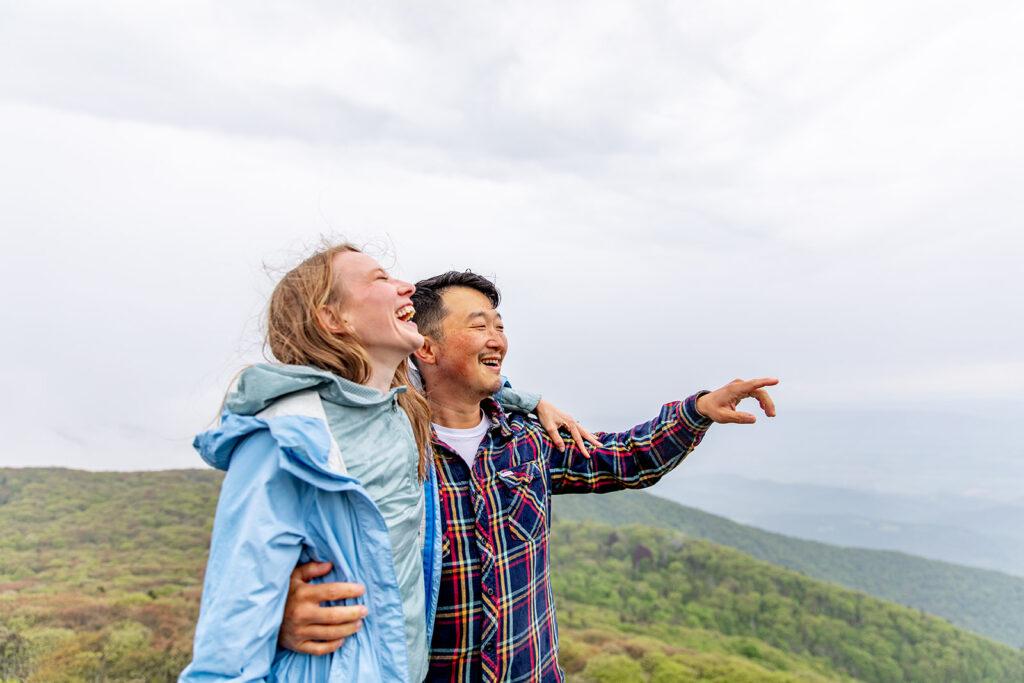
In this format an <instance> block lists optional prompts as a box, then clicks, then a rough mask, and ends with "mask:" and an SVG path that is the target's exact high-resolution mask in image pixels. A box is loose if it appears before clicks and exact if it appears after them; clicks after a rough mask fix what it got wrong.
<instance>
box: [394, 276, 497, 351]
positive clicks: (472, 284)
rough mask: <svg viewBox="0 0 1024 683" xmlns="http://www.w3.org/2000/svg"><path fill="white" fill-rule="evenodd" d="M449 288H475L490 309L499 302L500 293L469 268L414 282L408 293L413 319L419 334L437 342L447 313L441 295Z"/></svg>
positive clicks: (492, 284) (495, 306) (440, 336)
mask: <svg viewBox="0 0 1024 683" xmlns="http://www.w3.org/2000/svg"><path fill="white" fill-rule="evenodd" d="M452 287H468V288H470V289H475V290H476V291H478V292H480V293H481V294H483V295H484V296H486V297H487V298H488V299H489V300H490V302H491V306H493V307H494V308H497V307H498V304H499V303H501V292H499V291H498V288H497V287H495V286H494V283H493V282H491V281H490V280H488V279H487V278H485V277H484V276H483V275H477V274H476V273H474V272H473V271H471V270H463V271H458V270H449V271H448V272H447V273H442V274H440V275H435V276H434V277H428V278H427V279H426V280H420V281H419V282H417V283H416V291H415V292H413V295H412V305H413V307H414V308H415V309H416V315H415V317H414V318H413V320H415V321H416V327H417V328H418V329H419V331H420V334H422V335H424V336H427V337H431V338H432V339H436V340H438V341H440V340H441V338H442V337H443V336H444V334H443V332H444V328H443V327H442V325H441V322H442V321H443V320H444V318H445V316H446V315H448V311H447V310H446V309H445V307H444V302H443V301H442V300H441V295H442V294H444V292H445V290H447V289H450V288H452Z"/></svg>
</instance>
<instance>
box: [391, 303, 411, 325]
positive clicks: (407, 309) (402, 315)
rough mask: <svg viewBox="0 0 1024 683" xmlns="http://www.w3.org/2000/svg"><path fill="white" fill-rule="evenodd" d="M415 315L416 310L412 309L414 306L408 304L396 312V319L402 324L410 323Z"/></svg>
mask: <svg viewBox="0 0 1024 683" xmlns="http://www.w3.org/2000/svg"><path fill="white" fill-rule="evenodd" d="M414 315H416V309H415V308H413V307H412V304H406V305H405V306H402V307H401V308H399V309H398V310H397V311H395V317H396V318H398V319H399V320H401V321H402V322H409V321H410V320H412V317H413V316H414Z"/></svg>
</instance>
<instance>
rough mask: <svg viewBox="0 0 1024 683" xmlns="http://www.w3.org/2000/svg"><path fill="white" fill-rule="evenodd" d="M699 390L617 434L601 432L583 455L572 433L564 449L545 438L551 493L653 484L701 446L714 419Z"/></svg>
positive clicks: (600, 491) (638, 486)
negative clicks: (700, 403) (701, 405)
mask: <svg viewBox="0 0 1024 683" xmlns="http://www.w3.org/2000/svg"><path fill="white" fill-rule="evenodd" d="M698 396H700V394H695V395H693V396H691V397H690V398H688V399H686V400H685V401H678V402H674V403H666V404H665V405H664V406H662V408H661V412H660V413H659V414H658V417H656V418H655V419H653V420H651V421H650V422H645V423H643V424H640V425H637V426H636V427H633V428H632V429H630V430H629V431H625V432H620V433H618V434H612V433H602V432H598V433H597V434H596V436H597V437H598V438H599V439H600V440H601V443H602V445H601V446H599V447H598V446H588V450H589V451H590V458H589V459H588V458H584V457H583V455H582V454H581V453H580V452H579V449H578V448H577V447H576V446H575V444H574V443H573V441H572V439H566V449H565V452H564V453H559V452H558V451H557V450H555V448H554V447H552V446H551V445H550V442H549V441H547V440H546V439H545V440H544V444H545V448H546V449H547V451H548V466H549V471H550V474H551V491H552V493H606V492H608V491H618V490H620V489H640V488H645V487H647V486H652V485H654V484H655V483H657V481H658V480H659V479H661V478H662V477H663V476H664V475H665V474H666V473H667V472H669V471H670V470H672V468H674V467H675V466H676V465H678V464H679V463H681V462H682V461H683V459H684V458H685V457H686V456H687V455H689V454H690V452H691V451H692V450H693V449H694V448H696V447H697V444H699V443H700V441H701V439H702V438H704V434H705V432H707V429H708V427H709V426H711V420H709V419H708V418H706V417H704V416H702V415H701V414H700V413H698V412H697V408H696V403H697V397H698Z"/></svg>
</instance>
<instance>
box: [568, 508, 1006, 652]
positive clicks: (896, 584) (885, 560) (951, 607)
mask: <svg viewBox="0 0 1024 683" xmlns="http://www.w3.org/2000/svg"><path fill="white" fill-rule="evenodd" d="M552 507H553V510H554V516H555V519H566V520H575V521H582V520H594V521H599V522H604V523H606V524H613V525H621V524H644V525H648V526H653V527H658V528H662V529H672V530H675V531H681V532H682V533H684V534H686V535H688V536H693V537H696V538H704V539H707V540H709V541H713V542H715V543H719V544H721V545H725V546H729V547H731V548H736V549H737V550H742V551H743V552H745V553H748V554H749V555H751V556H753V557H755V558H757V559H759V560H762V561H764V562H768V563H770V564H773V565H776V566H779V567H785V568H787V569H792V570H795V571H799V572H802V573H804V574H806V575H808V576H811V577H814V578H817V579H821V580H824V581H830V582H832V583H837V584H840V585H842V586H845V587H847V588H852V589H854V590H860V591H863V592H865V593H868V594H870V595H873V596H875V597H878V598H882V599H884V600H890V601H892V602H896V603H899V604H901V605H908V606H911V607H915V608H918V609H923V610H924V611H926V612H928V613H930V614H935V615H937V616H940V617H943V618H944V619H948V620H949V621H950V622H951V623H953V624H955V625H957V626H959V627H961V628H966V629H968V630H970V631H973V632H975V633H979V634H981V635H984V636H987V637H989V638H992V639H993V640H998V641H999V642H1002V643H1005V644H1006V645H1009V646H1011V647H1024V578H1020V577H1017V576H1011V575H1009V574H1003V573H1001V572H995V571H991V570H986V569H977V568H973V567H963V566H960V565H954V564H949V563H946V562H941V561H939V560H927V559H924V558H920V557H915V556H913V555H906V554H904V553H898V552H893V551H887V550H865V549H862V548H840V547H837V546H831V545H828V544H825V543H818V542H816V541H804V540H801V539H797V538H792V537H790V536H783V535H781V534H776V533H772V532H769V531H763V530H761V529H757V528H755V527H750V526H745V525H742V524H737V523H735V522H732V521H730V520H728V519H725V518H724V517H719V516H717V515H712V514H709V513H706V512H703V511H701V510H697V509H695V508H690V507H686V506H683V505H679V504H677V503H673V502H672V501H668V500H665V499H663V498H659V497H657V496H652V495H650V494H647V493H644V492H642V491H619V492H615V493H608V494H603V495H600V496H574V495H566V496H555V497H554V499H553V503H552Z"/></svg>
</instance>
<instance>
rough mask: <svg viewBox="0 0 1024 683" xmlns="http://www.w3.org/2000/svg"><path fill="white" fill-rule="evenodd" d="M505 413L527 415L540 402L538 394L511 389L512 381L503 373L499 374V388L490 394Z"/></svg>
mask: <svg viewBox="0 0 1024 683" xmlns="http://www.w3.org/2000/svg"><path fill="white" fill-rule="evenodd" d="M491 398H493V399H494V401H495V402H496V403H497V404H498V405H499V406H501V409H502V410H504V411H505V412H506V413H516V414H519V415H529V414H530V413H532V412H533V411H534V410H536V409H537V404H538V403H540V398H541V396H540V394H531V393H530V392H528V391H522V390H519V389H513V388H512V383H511V382H509V381H508V378H507V377H505V375H502V376H501V389H499V390H498V393H496V394H494V395H493V396H491Z"/></svg>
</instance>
